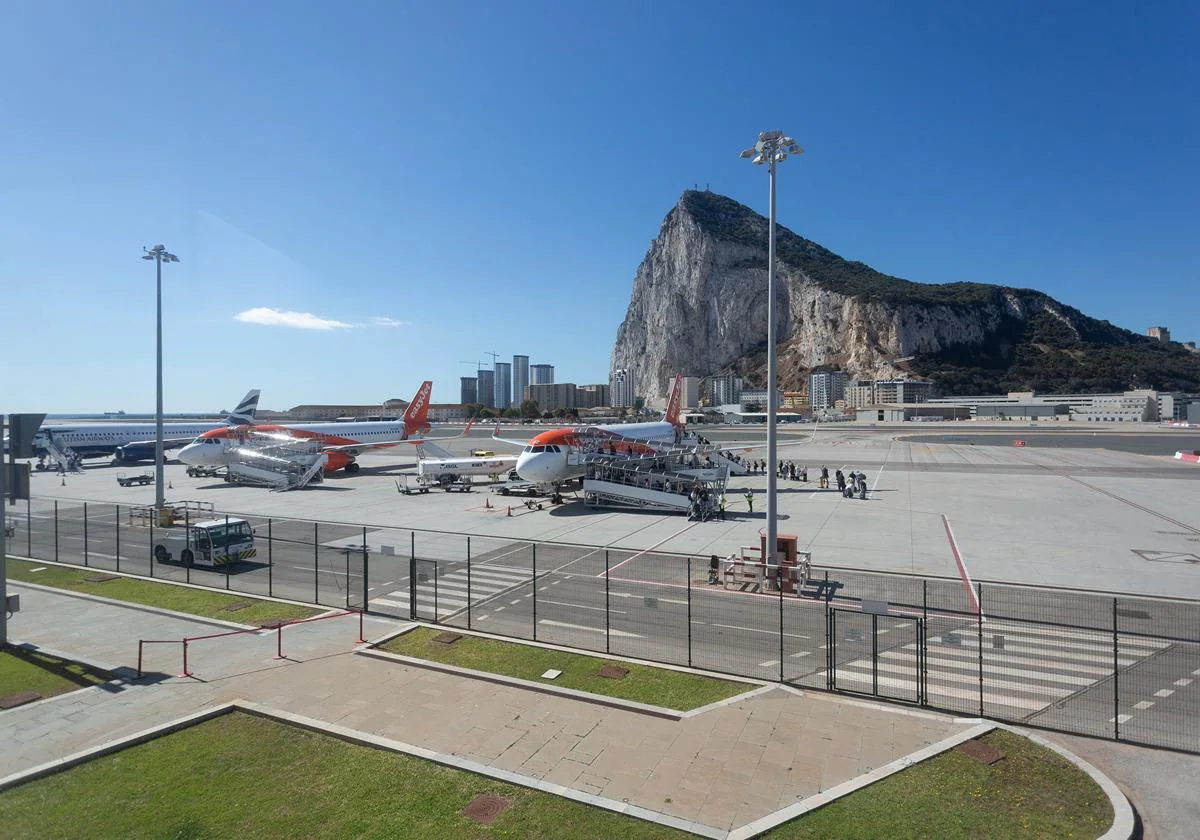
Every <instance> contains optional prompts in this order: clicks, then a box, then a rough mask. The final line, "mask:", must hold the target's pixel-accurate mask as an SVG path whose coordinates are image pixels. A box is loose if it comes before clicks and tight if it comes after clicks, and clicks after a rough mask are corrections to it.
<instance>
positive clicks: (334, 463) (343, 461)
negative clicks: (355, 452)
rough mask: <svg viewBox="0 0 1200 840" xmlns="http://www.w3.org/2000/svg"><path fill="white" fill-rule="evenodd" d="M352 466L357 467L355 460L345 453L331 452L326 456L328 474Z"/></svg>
mask: <svg viewBox="0 0 1200 840" xmlns="http://www.w3.org/2000/svg"><path fill="white" fill-rule="evenodd" d="M350 464H355V466H357V463H356V462H355V460H354V459H353V458H352V457H350V456H349V455H347V454H346V453H344V452H329V453H327V454H326V455H325V472H326V474H328V473H331V472H337V471H338V470H341V469H345V468H346V467H347V466H349V465H350Z"/></svg>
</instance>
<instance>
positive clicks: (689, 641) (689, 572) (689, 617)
mask: <svg viewBox="0 0 1200 840" xmlns="http://www.w3.org/2000/svg"><path fill="white" fill-rule="evenodd" d="M606 577H607V575H606ZM605 606H608V604H607V603H606V604H605ZM687 625H688V626H687V645H688V667H689V668H691V667H692V558H691V557H689V558H688V559H687Z"/></svg>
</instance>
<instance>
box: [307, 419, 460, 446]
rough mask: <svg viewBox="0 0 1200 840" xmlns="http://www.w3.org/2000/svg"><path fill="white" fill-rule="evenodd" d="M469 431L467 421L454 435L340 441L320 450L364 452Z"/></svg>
mask: <svg viewBox="0 0 1200 840" xmlns="http://www.w3.org/2000/svg"><path fill="white" fill-rule="evenodd" d="M469 431H471V424H470V423H467V427H466V428H465V429H463V430H462V431H461V432H459V433H458V434H456V435H440V436H438V437H411V438H402V439H400V440H373V441H371V442H370V443H341V444H335V445H330V446H322V447H321V451H322V452H349V451H351V450H355V451H358V452H365V451H366V450H368V449H381V448H383V447H388V446H400V445H401V444H408V445H409V446H420V445H421V444H425V443H435V442H436V441H439V440H457V439H458V438H461V437H465V436H466V434H467V432H469Z"/></svg>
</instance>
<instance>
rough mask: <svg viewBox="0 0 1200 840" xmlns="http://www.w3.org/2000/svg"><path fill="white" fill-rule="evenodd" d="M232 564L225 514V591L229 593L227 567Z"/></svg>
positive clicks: (214, 553)
mask: <svg viewBox="0 0 1200 840" xmlns="http://www.w3.org/2000/svg"><path fill="white" fill-rule="evenodd" d="M213 562H214V563H215V562H217V552H216V550H214V551H213ZM232 565H233V564H232V563H231V562H230V560H229V514H228V513H227V514H225V591H226V592H228V591H229V567H230V566H232Z"/></svg>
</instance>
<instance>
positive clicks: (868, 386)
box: [843, 380, 875, 408]
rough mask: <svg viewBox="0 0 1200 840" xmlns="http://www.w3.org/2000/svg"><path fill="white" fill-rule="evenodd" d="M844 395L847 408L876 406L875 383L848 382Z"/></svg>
mask: <svg viewBox="0 0 1200 840" xmlns="http://www.w3.org/2000/svg"><path fill="white" fill-rule="evenodd" d="M843 393H844V397H843V398H844V399H845V400H846V407H847V408H862V407H863V406H868V405H875V383H874V382H873V381H863V380H859V381H853V382H847V383H846V388H845V390H844V392H843Z"/></svg>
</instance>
